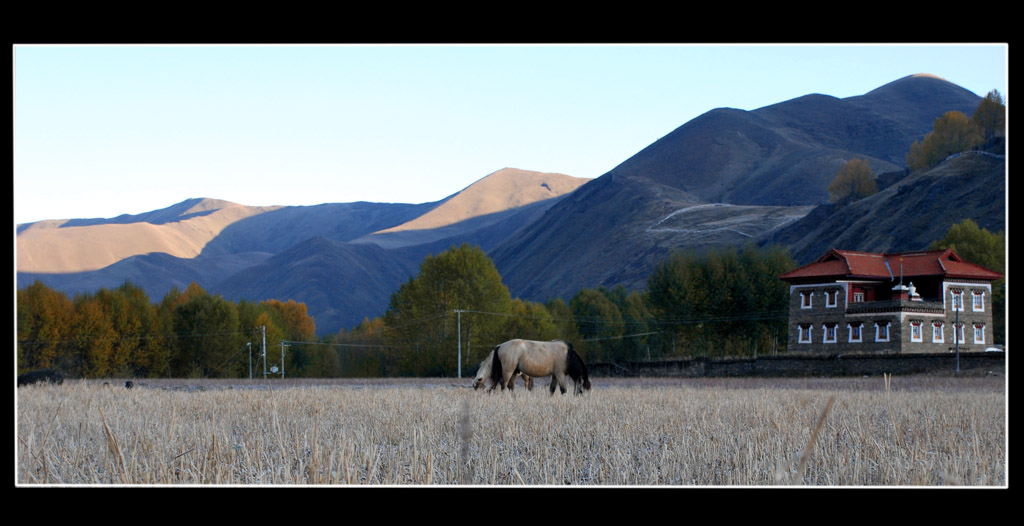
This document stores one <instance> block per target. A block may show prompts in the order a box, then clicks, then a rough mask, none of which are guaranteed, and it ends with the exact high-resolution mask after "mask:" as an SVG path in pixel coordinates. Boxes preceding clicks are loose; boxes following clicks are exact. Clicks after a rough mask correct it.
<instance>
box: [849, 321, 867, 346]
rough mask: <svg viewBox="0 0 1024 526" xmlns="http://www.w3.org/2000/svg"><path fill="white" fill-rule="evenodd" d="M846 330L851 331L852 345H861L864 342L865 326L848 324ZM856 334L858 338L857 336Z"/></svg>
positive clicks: (858, 323)
mask: <svg viewBox="0 0 1024 526" xmlns="http://www.w3.org/2000/svg"><path fill="white" fill-rule="evenodd" d="M846 328H847V329H849V331H850V339H849V340H850V343H860V342H862V341H864V324H863V323H860V322H856V323H847V324H846ZM855 334H856V336H855Z"/></svg>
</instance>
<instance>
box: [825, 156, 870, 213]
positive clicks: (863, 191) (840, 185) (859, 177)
mask: <svg viewBox="0 0 1024 526" xmlns="http://www.w3.org/2000/svg"><path fill="white" fill-rule="evenodd" d="M876 193H878V183H877V182H876V181H875V174H874V172H873V171H872V170H871V164H870V163H869V162H868V161H867V160H865V159H851V160H849V161H847V162H846V163H845V164H843V166H841V167H840V168H839V172H838V173H836V177H835V179H833V180H832V182H831V183H829V185H828V197H829V201H831V202H833V203H838V204H845V203H849V202H851V201H856V200H858V199H861V198H864V197H867V196H869V195H873V194H876Z"/></svg>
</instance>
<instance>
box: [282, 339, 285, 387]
mask: <svg viewBox="0 0 1024 526" xmlns="http://www.w3.org/2000/svg"><path fill="white" fill-rule="evenodd" d="M284 347H285V345H284V340H281V379H282V380H284Z"/></svg>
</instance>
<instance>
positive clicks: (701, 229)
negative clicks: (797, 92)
mask: <svg viewBox="0 0 1024 526" xmlns="http://www.w3.org/2000/svg"><path fill="white" fill-rule="evenodd" d="M980 100H981V99H980V97H978V96H977V95H974V94H973V93H971V92H969V91H967V90H964V89H963V88H961V87H959V86H956V85H954V84H952V83H949V82H947V81H944V80H941V79H938V78H936V77H932V76H928V75H914V76H909V77H906V78H903V79H900V80H897V81H895V82H892V83H889V84H887V85H885V86H882V87H880V88H878V89H876V90H873V91H871V92H870V93H868V94H865V95H862V96H857V97H849V98H845V99H837V98H835V97H829V96H825V95H808V96H804V97H799V98H796V99H793V100H790V101H786V102H782V103H779V104H774V105H771V106H767V107H764V108H760V109H756V110H753V111H742V110H736V109H727V108H720V109H714V110H711V111H709V112H707V113H705V114H704V115H701V116H699V117H697V118H695V119H693V120H691V121H689V122H687V123H685V124H683V125H682V126H680V127H679V128H677V129H676V130H674V131H672V132H671V133H669V134H668V135H666V136H665V137H662V138H661V139H659V140H658V141H656V142H654V143H653V144H651V145H650V146H648V147H646V148H644V149H643V150H641V151H640V152H638V153H637V154H635V155H634V156H632V157H631V158H629V159H627V160H625V161H624V162H623V163H621V164H620V165H618V166H616V167H615V168H614V169H612V170H611V171H610V172H609V173H607V174H605V175H603V176H601V177H600V178H598V179H596V180H594V181H593V182H591V183H589V184H587V185H586V186H584V187H583V188H581V189H580V190H579V191H577V192H576V193H574V194H573V195H572V196H571V198H569V199H567V200H566V201H564V202H563V203H562V204H560V205H558V206H556V207H553V208H552V209H551V210H549V211H548V213H547V214H546V215H545V216H544V217H543V218H542V219H541V220H539V221H538V222H536V223H534V224H532V225H530V226H529V227H527V228H526V229H524V230H523V231H522V233H521V234H520V235H518V236H516V237H514V238H510V239H508V240H507V241H505V242H504V243H503V244H502V245H500V246H499V247H498V248H497V249H495V250H494V252H493V254H492V257H493V259H494V260H495V264H496V265H497V267H498V270H499V272H501V273H502V276H504V277H505V280H506V284H507V285H508V286H509V288H510V289H511V290H512V291H513V293H519V294H521V295H523V297H524V298H527V299H532V300H537V301H543V300H546V299H548V298H551V297H563V298H565V297H569V296H571V295H573V294H574V293H575V291H577V290H579V288H580V287H581V286H586V287H597V286H606V287H612V286H615V285H624V286H626V287H627V288H633V289H637V290H639V289H642V288H643V287H644V284H645V282H646V276H647V275H648V273H649V272H650V270H651V268H652V267H653V265H654V264H656V263H657V262H658V261H659V260H661V259H662V258H664V257H665V255H667V254H668V253H670V252H671V251H673V250H684V249H688V250H698V251H699V250H705V249H708V248H713V247H718V246H729V245H737V244H742V243H744V242H752V243H758V242H760V241H761V240H764V239H776V236H777V232H780V231H782V229H783V228H784V227H786V226H787V225H791V224H793V223H794V222H796V221H798V220H799V219H800V218H802V217H803V216H804V215H806V214H808V213H810V212H811V211H812V210H814V207H815V206H816V205H819V204H821V203H823V202H826V200H827V186H828V183H829V182H830V181H831V180H832V179H833V178H834V177H835V174H836V172H837V171H838V169H839V167H840V166H842V164H844V163H845V162H846V161H848V160H850V159H853V158H865V159H868V160H869V161H870V162H871V164H872V167H873V170H874V171H875V173H881V172H889V171H898V170H902V169H903V168H904V166H903V156H904V154H905V153H906V152H907V151H908V150H909V148H910V145H911V144H912V143H913V142H914V141H915V140H920V139H921V138H923V137H924V135H925V134H926V133H928V132H929V131H931V128H932V124H933V122H934V120H935V118H937V117H939V116H941V115H942V114H943V113H945V112H947V111H952V110H959V111H963V112H964V113H966V114H968V115H970V114H971V113H973V111H974V108H975V107H977V104H978V102H979V101H980ZM994 184H995V182H991V181H990V184H989V185H988V186H985V187H982V188H979V189H978V192H979V194H980V195H985V196H988V198H989V201H988V202H986V203H976V202H974V201H972V204H978V205H979V206H984V207H987V208H991V209H992V212H988V211H986V212H976V211H975V210H972V209H971V208H970V207H963V208H961V210H960V211H959V212H958V213H957V214H956V215H959V214H961V213H962V214H966V215H975V214H977V213H994V214H997V215H998V214H999V213H1001V212H999V211H1000V210H1001V209H1002V203H1003V199H1002V195H1003V194H1002V187H997V186H993V185H994ZM873 202H878V201H873ZM865 206H866V205H865ZM818 212H819V214H820V210H819V211H818ZM879 213H880V214H883V213H885V212H879ZM888 213H890V214H893V213H894V212H893V211H892V210H889V211H888ZM906 213H907V214H908V215H911V214H914V213H915V212H914V211H913V209H911V208H908V210H907V212H906ZM952 217H954V215H949V216H947V217H934V216H931V219H930V223H932V224H934V225H935V229H943V228H948V226H949V225H950V224H951V222H952V221H951V220H950V219H951V218H952ZM673 224H674V225H676V226H670V225H673ZM655 225H657V226H655ZM930 231H933V230H932V229H930ZM839 233H840V232H839V231H834V230H828V229H825V228H822V229H821V230H818V231H816V233H815V237H816V238H817V239H820V241H819V242H818V243H817V245H816V247H814V248H808V249H807V250H809V251H812V252H813V251H814V250H816V249H817V247H820V246H824V245H829V244H830V242H829V241H828V240H830V239H831V238H832V237H834V236H835V235H838V234H839ZM868 233H869V232H867V231H862V232H860V234H861V235H862V236H866V235H867V234H868ZM777 239H780V240H781V239H783V237H777ZM785 239H786V240H787V241H789V243H787V245H792V246H793V247H794V248H795V249H797V250H801V249H802V246H803V245H804V244H806V243H809V241H807V240H804V239H798V238H796V237H789V238H785ZM913 239H914V240H915V241H916V240H919V239H920V237H917V236H915V237H914V238H913ZM832 241H841V242H843V243H850V244H854V245H856V246H847V245H842V246H837V248H847V249H851V250H860V249H861V248H860V240H859V238H849V239H843V240H834V239H833V240H832ZM893 242H895V241H893ZM898 243H899V244H900V245H901V246H902V245H903V244H904V243H911V241H910V240H909V239H907V240H904V239H900V240H899V241H898Z"/></svg>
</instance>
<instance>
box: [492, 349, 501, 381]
mask: <svg viewBox="0 0 1024 526" xmlns="http://www.w3.org/2000/svg"><path fill="white" fill-rule="evenodd" d="M499 348H501V345H495V346H494V350H493V351H491V356H492V359H491V381H492V382H493V383H492V384H491V385H497V384H499V383H501V373H502V371H501V357H499V356H498V349H499ZM503 387H504V386H503Z"/></svg>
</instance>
